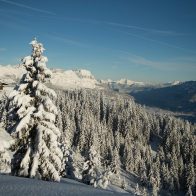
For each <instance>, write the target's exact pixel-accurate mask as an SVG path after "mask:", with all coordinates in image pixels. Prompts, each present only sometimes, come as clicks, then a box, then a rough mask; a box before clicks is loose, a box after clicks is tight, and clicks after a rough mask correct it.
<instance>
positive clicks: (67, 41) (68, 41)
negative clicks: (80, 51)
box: [47, 35, 89, 48]
mask: <svg viewBox="0 0 196 196" xmlns="http://www.w3.org/2000/svg"><path fill="white" fill-rule="evenodd" d="M47 36H48V37H49V38H52V39H55V40H57V41H60V42H62V43H65V44H69V45H73V46H77V47H82V48H87V47H89V45H88V44H85V43H83V42H80V41H78V40H73V39H69V38H65V37H60V36H56V35H47Z"/></svg>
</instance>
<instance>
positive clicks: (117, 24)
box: [103, 21, 184, 36]
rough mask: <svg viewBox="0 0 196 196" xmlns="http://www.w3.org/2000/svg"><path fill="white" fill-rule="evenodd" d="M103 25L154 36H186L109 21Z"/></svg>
mask: <svg viewBox="0 0 196 196" xmlns="http://www.w3.org/2000/svg"><path fill="white" fill-rule="evenodd" d="M103 23H105V24H107V25H111V26H116V27H124V28H128V29H135V30H140V31H145V32H148V33H153V34H160V35H171V36H177V35H184V34H183V33H178V32H175V31H171V30H160V29H153V28H145V27H141V26H136V25H127V24H121V23H115V22H107V21H105V22H103Z"/></svg>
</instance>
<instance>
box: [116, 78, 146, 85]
mask: <svg viewBox="0 0 196 196" xmlns="http://www.w3.org/2000/svg"><path fill="white" fill-rule="evenodd" d="M116 83H117V84H123V85H145V84H144V82H136V81H133V80H128V79H120V80H118V81H116Z"/></svg>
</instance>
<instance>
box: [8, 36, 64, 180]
mask: <svg viewBox="0 0 196 196" xmlns="http://www.w3.org/2000/svg"><path fill="white" fill-rule="evenodd" d="M30 44H31V45H32V54H31V56H26V57H25V58H23V59H22V65H23V66H24V67H25V69H26V71H27V72H26V74H24V75H23V77H22V79H21V81H20V84H19V85H17V86H16V87H15V90H14V91H13V92H12V93H11V95H10V105H9V107H10V110H9V114H10V117H11V118H12V119H13V121H14V122H15V123H14V124H13V125H12V127H11V134H12V135H13V136H14V137H15V139H16V141H17V143H16V146H17V147H16V148H17V149H16V151H15V154H14V158H13V161H12V173H13V174H14V175H18V176H25V177H30V178H35V177H36V178H40V179H43V180H52V181H60V176H59V173H60V170H61V168H62V152H61V150H60V148H59V143H58V140H59V137H60V131H59V129H58V128H57V127H56V126H55V121H56V116H57V108H56V106H55V105H54V104H53V101H52V100H54V99H55V98H56V93H55V92H54V91H53V90H51V89H50V88H48V87H47V86H45V85H44V83H45V82H46V81H47V79H49V78H50V77H51V71H50V70H49V69H47V67H46V62H47V61H48V59H47V57H45V56H43V55H42V53H43V51H44V48H43V45H42V44H41V43H38V42H37V40H36V39H34V40H33V41H32V42H31V43H30Z"/></svg>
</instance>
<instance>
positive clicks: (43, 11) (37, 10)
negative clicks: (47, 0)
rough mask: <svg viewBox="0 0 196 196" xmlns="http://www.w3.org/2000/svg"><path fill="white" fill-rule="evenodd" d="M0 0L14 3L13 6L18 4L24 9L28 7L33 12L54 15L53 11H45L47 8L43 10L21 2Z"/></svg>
mask: <svg viewBox="0 0 196 196" xmlns="http://www.w3.org/2000/svg"><path fill="white" fill-rule="evenodd" d="M0 1H1V2H4V3H8V4H11V5H15V6H18V7H22V8H26V9H29V10H32V11H35V12H40V13H44V14H50V15H55V13H53V12H50V11H47V10H43V9H38V8H35V7H31V6H28V5H24V4H21V3H16V2H13V1H9V0H0Z"/></svg>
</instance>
